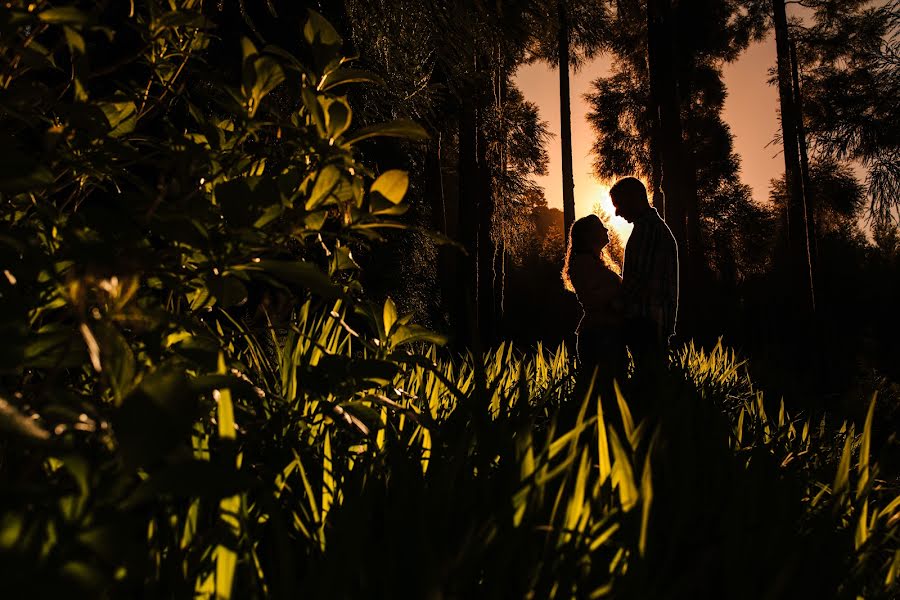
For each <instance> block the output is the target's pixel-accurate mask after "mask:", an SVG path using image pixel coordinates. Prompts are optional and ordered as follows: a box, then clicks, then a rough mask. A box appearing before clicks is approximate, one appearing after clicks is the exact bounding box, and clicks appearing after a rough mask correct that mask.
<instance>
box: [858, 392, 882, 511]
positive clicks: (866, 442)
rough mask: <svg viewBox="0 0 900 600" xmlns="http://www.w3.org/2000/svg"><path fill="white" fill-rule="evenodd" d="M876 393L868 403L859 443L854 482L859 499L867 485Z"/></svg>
mask: <svg viewBox="0 0 900 600" xmlns="http://www.w3.org/2000/svg"><path fill="white" fill-rule="evenodd" d="M877 397H878V393H877V392H876V393H875V394H873V395H872V401H871V402H869V411H868V412H867V413H866V423H865V425H864V426H863V433H862V438H861V439H860V441H859V462H858V463H857V465H856V467H857V472H858V473H859V480H858V481H857V482H856V497H857V498H861V497H862V495H863V492H864V491H865V489H866V486H867V485H868V484H869V478H870V475H871V474H870V472H869V454H870V451H871V447H872V419H873V418H874V416H875V399H876V398H877Z"/></svg>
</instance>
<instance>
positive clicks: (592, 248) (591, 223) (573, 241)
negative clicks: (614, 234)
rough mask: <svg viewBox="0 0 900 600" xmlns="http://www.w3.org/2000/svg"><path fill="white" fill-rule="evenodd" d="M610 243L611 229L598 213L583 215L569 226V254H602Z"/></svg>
mask: <svg viewBox="0 0 900 600" xmlns="http://www.w3.org/2000/svg"><path fill="white" fill-rule="evenodd" d="M608 243H609V231H608V230H607V229H606V227H604V226H603V222H602V221H601V220H600V217H598V216H597V215H593V214H592V215H588V216H586V217H581V218H580V219H578V220H577V221H575V222H574V223H572V227H570V228H569V247H568V248H567V249H566V255H569V254H593V255H595V256H600V253H601V251H602V250H603V248H604V247H606V245H607V244H608Z"/></svg>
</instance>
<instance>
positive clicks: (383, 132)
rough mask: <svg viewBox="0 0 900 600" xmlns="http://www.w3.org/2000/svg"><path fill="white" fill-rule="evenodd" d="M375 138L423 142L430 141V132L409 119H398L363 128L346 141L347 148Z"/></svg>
mask: <svg viewBox="0 0 900 600" xmlns="http://www.w3.org/2000/svg"><path fill="white" fill-rule="evenodd" d="M373 137H397V138H404V139H408V140H413V141H422V140H427V139H428V132H427V131H425V129H424V128H423V127H422V126H421V125H419V124H418V123H416V122H414V121H410V120H409V119H397V120H395V121H390V122H388V123H379V124H377V125H370V126H368V127H363V128H362V129H359V130H358V131H356V133H354V134H353V135H352V136H351V137H350V138H348V139H347V140H345V141H344V144H345V145H347V146H352V145H353V144H357V143H359V142H361V141H363V140H367V139H369V138H373Z"/></svg>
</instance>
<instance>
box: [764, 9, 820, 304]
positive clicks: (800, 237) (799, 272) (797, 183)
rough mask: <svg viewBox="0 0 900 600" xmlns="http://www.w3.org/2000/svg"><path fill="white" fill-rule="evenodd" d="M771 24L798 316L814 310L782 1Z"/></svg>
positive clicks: (774, 12)
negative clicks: (773, 35)
mask: <svg viewBox="0 0 900 600" xmlns="http://www.w3.org/2000/svg"><path fill="white" fill-rule="evenodd" d="M772 14H773V21H774V23H775V51H776V58H777V64H778V97H779V101H780V107H781V137H782V142H783V144H784V172H785V178H786V180H787V196H788V206H787V222H788V246H789V255H790V259H789V260H790V267H791V268H790V274H791V283H790V285H791V286H792V288H793V304H794V309H795V310H796V311H798V313H799V315H804V314H806V315H809V314H811V313H812V312H813V311H814V310H815V300H814V296H813V286H812V264H811V253H810V251H809V239H808V236H807V220H806V207H805V206H804V200H803V180H802V174H801V168H800V151H799V142H798V136H797V131H798V130H797V124H798V119H797V111H796V106H795V104H794V89H793V77H792V72H791V56H790V52H791V51H790V38H789V33H788V22H787V13H786V12H785V5H784V0H772Z"/></svg>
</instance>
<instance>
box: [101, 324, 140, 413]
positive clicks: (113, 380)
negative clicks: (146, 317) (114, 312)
mask: <svg viewBox="0 0 900 600" xmlns="http://www.w3.org/2000/svg"><path fill="white" fill-rule="evenodd" d="M94 331H95V333H96V336H97V342H98V344H99V346H100V362H101V364H102V365H103V372H104V373H105V374H106V377H107V378H108V379H109V383H110V387H111V388H112V391H113V394H114V395H115V398H116V403H117V404H120V403H121V402H122V401H123V400H124V399H125V396H126V395H128V393H129V392H130V391H131V389H132V388H133V387H134V385H135V377H136V375H137V365H136V362H135V357H134V352H133V351H132V350H131V346H129V345H128V342H127V341H126V340H125V338H124V337H123V336H122V334H121V333H119V330H118V329H116V327H115V326H113V325H111V324H109V323H106V322H103V321H100V322H98V323H97V324H96V325H95V326H94Z"/></svg>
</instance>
